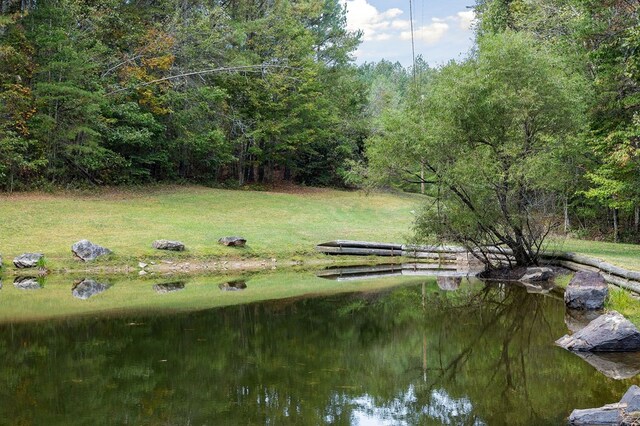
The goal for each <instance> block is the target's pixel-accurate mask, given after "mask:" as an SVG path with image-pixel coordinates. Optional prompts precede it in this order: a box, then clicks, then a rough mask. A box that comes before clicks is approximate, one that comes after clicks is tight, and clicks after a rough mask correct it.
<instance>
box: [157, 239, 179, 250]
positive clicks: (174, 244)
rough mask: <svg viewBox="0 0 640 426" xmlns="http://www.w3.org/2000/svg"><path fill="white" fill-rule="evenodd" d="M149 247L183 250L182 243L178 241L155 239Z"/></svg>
mask: <svg viewBox="0 0 640 426" xmlns="http://www.w3.org/2000/svg"><path fill="white" fill-rule="evenodd" d="M151 247H153V248H154V249H157V250H172V251H184V244H183V243H181V242H180V241H170V240H156V241H154V242H153V244H151Z"/></svg>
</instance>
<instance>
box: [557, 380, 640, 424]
mask: <svg viewBox="0 0 640 426" xmlns="http://www.w3.org/2000/svg"><path fill="white" fill-rule="evenodd" d="M638 420H640V387H638V386H636V385H633V386H631V387H630V388H629V390H627V392H626V393H625V394H624V396H623V397H622V399H621V400H620V402H618V403H616V404H607V405H605V406H604V407H600V408H588V409H586V410H573V411H572V412H571V415H570V416H569V424H571V425H574V426H592V425H607V426H613V425H616V426H627V425H628V426H631V425H634V424H638Z"/></svg>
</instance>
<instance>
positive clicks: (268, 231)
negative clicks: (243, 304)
mask: <svg viewBox="0 0 640 426" xmlns="http://www.w3.org/2000/svg"><path fill="white" fill-rule="evenodd" d="M419 200H420V197H419V196H415V195H392V194H369V195H366V194H364V193H362V192H349V191H337V190H324V189H312V188H311V189H307V190H305V189H303V190H299V191H296V193H277V192H255V191H231V190H219V189H210V188H204V187H196V186H189V187H186V186H185V187H180V186H171V187H152V188H144V190H140V191H139V192H135V191H103V192H101V193H99V194H98V195H95V194H94V195H82V194H77V193H74V194H68V193H60V194H53V195H48V194H34V193H29V194H15V195H12V196H0V218H1V220H0V254H1V255H2V256H3V257H4V264H5V266H9V265H10V264H11V260H12V259H13V257H15V256H16V255H19V254H21V253H24V252H41V253H44V254H45V256H46V259H47V267H48V268H50V269H54V270H55V269H59V268H65V267H73V266H75V267H77V266H78V263H77V261H75V260H73V258H72V254H71V245H72V244H73V243H74V242H76V241H78V240H80V239H83V238H86V239H89V240H91V241H92V242H94V243H97V244H100V245H103V246H105V247H108V248H110V249H111V250H113V251H114V255H113V256H110V257H111V259H107V260H103V261H102V262H100V261H98V262H97V263H98V264H100V263H102V264H114V265H115V264H123V263H127V262H128V263H129V264H131V262H133V261H135V260H136V259H145V260H153V259H166V258H173V259H178V260H180V259H183V260H184V259H213V258H242V257H251V258H272V257H275V258H278V259H292V258H293V259H295V258H296V257H301V256H308V255H311V254H314V253H315V252H314V246H315V245H316V244H318V243H321V242H324V241H327V240H333V239H362V240H370V241H392V242H396V241H403V240H405V238H406V236H407V233H408V232H409V228H410V224H411V220H412V214H411V211H412V210H413V209H415V208H416V206H417V205H418V203H419ZM229 235H240V236H243V237H245V238H246V239H247V241H248V242H247V247H246V248H229V247H224V246H221V245H219V244H218V243H217V240H218V238H220V237H223V236H229ZM161 238H164V239H175V240H180V241H182V242H183V243H185V244H186V246H187V251H185V252H184V253H179V254H176V253H172V252H166V251H158V250H154V249H152V248H151V243H152V242H153V241H154V240H156V239H161Z"/></svg>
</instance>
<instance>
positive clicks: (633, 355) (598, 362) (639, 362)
mask: <svg viewBox="0 0 640 426" xmlns="http://www.w3.org/2000/svg"><path fill="white" fill-rule="evenodd" d="M574 353H575V354H576V355H578V356H579V357H580V358H582V359H584V360H585V361H587V362H588V363H589V364H591V365H592V366H593V367H594V368H595V369H596V370H598V371H599V372H601V373H602V374H604V375H605V376H607V377H609V378H611V379H615V380H623V379H630V378H631V377H635V376H637V375H638V374H640V353H638V352H609V353H604V352H598V353H594V352H574Z"/></svg>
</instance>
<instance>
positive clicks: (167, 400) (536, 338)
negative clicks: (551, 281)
mask: <svg viewBox="0 0 640 426" xmlns="http://www.w3.org/2000/svg"><path fill="white" fill-rule="evenodd" d="M377 272H378V275H379V271H377ZM324 275H327V274H326V273H324ZM329 275H331V274H329ZM64 279H65V278H56V279H48V280H47V281H46V282H42V281H40V282H39V286H37V287H36V286H35V285H33V284H30V285H23V286H21V285H20V283H18V284H17V285H14V284H12V283H8V279H7V278H6V277H5V279H4V287H3V288H2V290H0V311H1V312H2V314H1V315H2V317H1V318H2V319H1V321H2V323H1V324H0V359H1V360H2V362H1V363H0V401H2V402H1V403H0V423H2V424H12V425H15V424H38V425H57V424H60V425H62V424H64V425H75V424H77V425H99V424H135V425H158V424H171V425H224V424H229V425H252V424H256V425H258V424H273V425H280V424H292V425H315V424H341V425H347V424H354V425H378V424H381V425H387V424H388V425H404V424H406V425H414V424H421V425H424V424H433V425H439V424H455V425H458V424H464V425H485V424H486V425H546V424H548V425H557V424H562V423H564V422H565V419H566V417H567V416H568V415H569V413H570V412H571V410H572V409H574V408H587V407H596V406H601V405H603V404H605V403H610V402H614V401H617V400H619V399H620V396H621V395H622V394H623V393H624V392H625V390H626V389H627V388H628V387H629V386H630V385H631V384H633V383H637V379H635V378H634V377H633V376H634V375H635V374H636V373H637V371H636V370H634V368H635V364H633V362H634V361H633V360H631V361H628V360H622V361H620V360H607V362H609V364H607V365H609V366H613V369H614V370H616V371H617V372H618V373H611V372H610V371H608V370H607V371H606V372H607V374H609V375H610V376H615V374H619V376H623V377H628V378H623V379H620V380H616V379H614V378H610V377H607V376H606V375H605V374H603V373H601V372H600V371H598V370H597V369H596V368H594V367H593V366H592V365H591V364H590V363H589V362H587V361H585V360H583V359H581V358H579V357H578V356H576V355H573V354H571V353H569V352H566V351H564V350H562V349H560V348H558V347H556V346H554V344H553V342H554V341H555V340H556V339H557V338H558V337H560V336H562V335H563V334H565V333H566V332H567V325H566V324H565V319H567V320H570V319H571V318H569V317H567V318H565V308H564V304H563V302H562V300H561V297H560V296H559V295H557V294H556V293H554V292H553V291H551V292H549V291H542V292H538V293H536V292H531V289H529V292H527V288H525V287H522V286H518V285H516V284H491V285H488V284H484V283H481V282H478V281H469V280H467V279H461V278H458V277H451V276H447V277H438V278H436V277H424V276H403V275H399V276H389V277H385V276H382V277H377V278H373V279H371V280H365V279H361V280H352V279H349V280H345V281H343V280H339V279H333V280H327V279H324V278H319V277H316V275H315V274H313V273H309V272H301V273H295V272H285V273H271V274H263V275H261V274H258V275H250V276H245V277H235V278H234V277H197V278H190V279H185V280H183V281H173V282H170V281H168V280H167V279H164V280H161V281H154V280H145V281H135V280H133V281H132V280H126V279H124V278H123V279H121V281H119V280H117V279H115V280H113V281H111V282H108V283H104V282H103V283H100V282H99V281H100V280H96V282H98V284H100V286H95V288H93V290H96V291H97V292H96V293H95V294H91V295H90V296H88V297H85V296H86V295H88V294H89V293H91V291H93V290H91V288H92V287H91V286H93V284H91V283H89V284H86V283H85V284H83V286H80V288H79V289H78V287H79V285H80V284H82V281H79V280H76V282H75V284H71V283H69V282H66V283H62V282H58V281H59V280H64ZM36 282H37V281H36ZM240 283H241V284H240ZM301 283H302V284H301ZM309 288H313V289H314V291H313V293H316V294H315V295H313V296H311V295H309V294H308V293H310V291H309ZM275 289H279V290H277V291H276V290H275ZM282 289H287V290H286V291H292V293H291V295H292V296H295V297H289V298H286V299H280V300H275V301H273V300H272V301H269V300H259V299H260V298H263V297H264V298H267V299H268V298H269V297H270V295H273V294H276V293H277V292H280V293H282V292H283V291H285V290H282ZM327 289H328V290H327ZM345 291H346V292H345ZM274 292H276V293H274ZM254 293H257V294H260V293H265V294H266V296H264V295H263V296H260V295H256V294H254ZM323 293H325V294H323ZM194 295H195V296H194ZM172 299H173V301H172ZM203 299H205V300H203ZM220 299H222V301H221V300H220ZM47 300H48V302H46V301H47ZM145 300H146V305H147V307H146V308H143V307H144V305H145V303H144V302H145ZM156 300H160V301H161V303H159V302H156ZM221 305H231V306H221ZM216 306H218V307H216ZM74 307H77V308H74ZM43 311H46V312H43ZM21 312H22V314H21ZM590 362H591V363H594V361H593V360H591V361H590ZM595 363H596V364H597V362H595ZM599 365H600V364H599ZM604 370H606V368H604ZM638 371H640V369H639V370H638ZM620 372H622V373H620ZM629 377H630V378H629ZM618 378H620V377H618Z"/></svg>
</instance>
